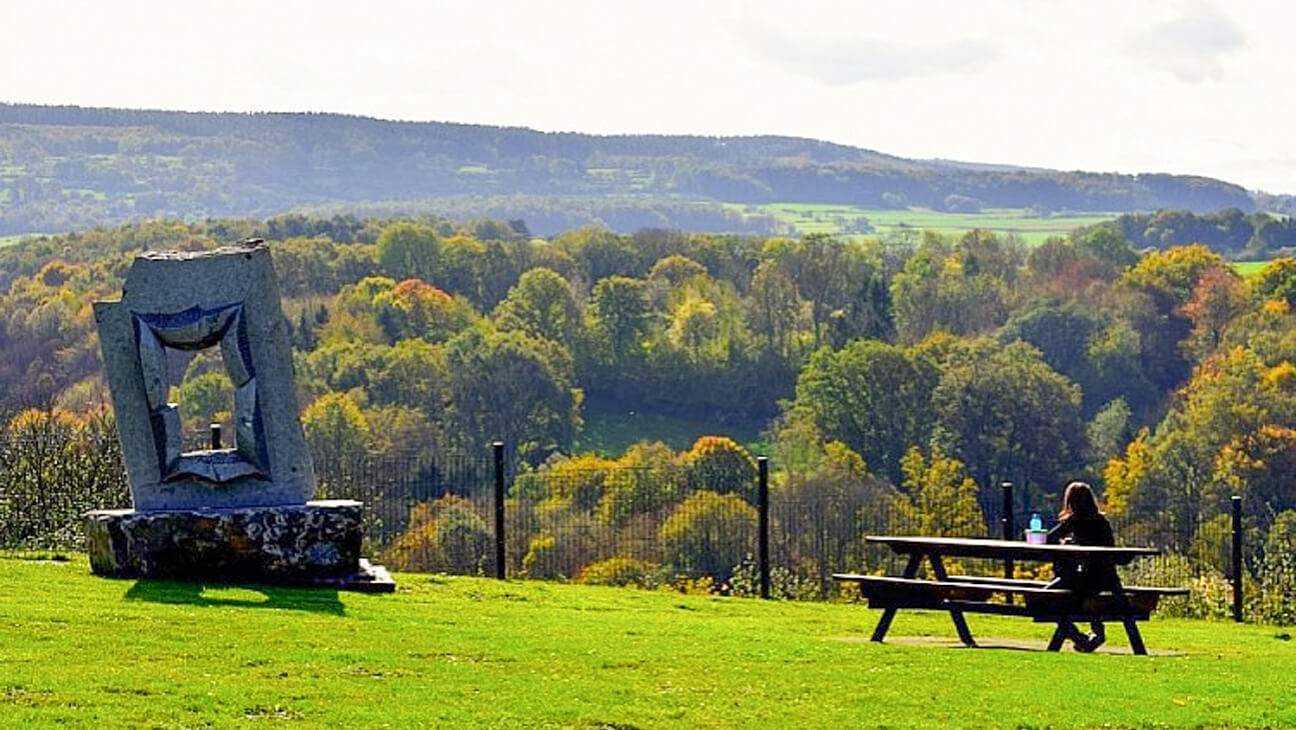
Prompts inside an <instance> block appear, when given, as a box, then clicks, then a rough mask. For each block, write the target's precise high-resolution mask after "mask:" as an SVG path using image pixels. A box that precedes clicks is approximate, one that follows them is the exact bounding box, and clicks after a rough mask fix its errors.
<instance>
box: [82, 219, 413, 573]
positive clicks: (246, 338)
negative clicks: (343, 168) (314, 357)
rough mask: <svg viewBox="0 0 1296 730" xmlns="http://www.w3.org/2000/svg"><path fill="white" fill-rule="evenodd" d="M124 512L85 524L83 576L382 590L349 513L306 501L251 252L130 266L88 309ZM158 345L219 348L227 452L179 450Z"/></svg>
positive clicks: (269, 316)
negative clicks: (229, 438) (117, 291)
mask: <svg viewBox="0 0 1296 730" xmlns="http://www.w3.org/2000/svg"><path fill="white" fill-rule="evenodd" d="M95 321H96V323H97V325H98V328H99V339H100V346H101V348H102V350H103V359H104V369H105V371H106V372H107V376H108V385H109V387H110V388H111V390H112V398H113V409H114V411H115V414H116V419H117V430H118V435H119V437H120V439H121V445H122V453H123V455H124V457H125V460H126V472H127V476H128V477H129V479H130V488H131V497H132V499H133V501H134V509H132V510H100V511H96V512H91V513H89V514H88V515H87V516H86V536H87V543H88V548H89V551H90V564H91V569H92V570H93V571H94V572H95V573H98V574H101V575H110V576H116V577H147V578H170V579H177V580H213V581H224V582H258V581H260V582H272V583H279V584H302V585H332V586H336V587H339V588H349V589H356V590H377V591H384V590H391V589H393V588H394V587H395V586H394V584H393V583H392V582H391V579H390V577H389V576H387V574H386V571H385V570H383V569H382V568H381V567H379V566H370V565H368V564H367V563H366V562H365V561H363V560H361V558H360V542H361V530H360V522H361V516H362V509H363V508H362V505H361V504H360V503H359V502H352V501H339V500H334V501H320V502H312V501H308V500H310V499H311V497H313V496H314V494H315V473H314V469H313V468H312V466H311V459H310V452H309V451H308V450H307V448H306V440H305V437H304V435H303V433H302V427H301V420H300V418H299V414H298V411H297V402H296V397H297V396H296V386H295V384H294V382H293V373H292V352H291V350H290V348H289V345H288V337H287V332H286V330H285V322H284V316H283V312H282V310H281V308H280V305H279V291H278V284H277V282H276V280H275V274H274V267H273V265H272V264H271V261H270V251H269V249H268V248H267V247H266V245H265V244H264V243H260V242H257V243H253V244H248V245H239V246H236V247H228V248H222V249H218V250H216V251H210V252H201V253H175V252H151V253H146V254H143V255H141V256H139V257H138V258H136V259H135V262H134V264H133V265H132V266H131V270H130V273H129V274H128V275H127V277H126V286H125V289H124V290H123V292H122V298H121V300H120V301H116V302H96V303H95ZM168 348H171V349H176V350H188V351H194V350H204V349H207V348H218V349H219V352H220V356H221V360H222V361H223V362H224V367H225V372H226V374H227V375H228V376H229V378H230V380H231V382H232V383H233V386H234V404H233V405H234V408H233V415H234V445H233V447H232V448H228V449H208V450H202V451H191V452H185V451H184V450H183V448H182V438H181V436H182V434H181V420H180V410H179V409H180V408H181V407H182V406H183V404H180V405H177V404H175V403H170V402H168V394H169V393H170V388H171V385H172V383H171V379H170V376H169V374H168V372H167V354H166V351H167V349H168Z"/></svg>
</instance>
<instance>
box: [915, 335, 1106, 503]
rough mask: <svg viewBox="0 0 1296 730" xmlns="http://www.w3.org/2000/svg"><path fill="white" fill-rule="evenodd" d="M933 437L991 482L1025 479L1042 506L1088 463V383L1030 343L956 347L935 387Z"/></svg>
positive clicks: (1030, 496)
mask: <svg viewBox="0 0 1296 730" xmlns="http://www.w3.org/2000/svg"><path fill="white" fill-rule="evenodd" d="M931 399H932V410H933V411H934V412H935V414H936V417H935V420H936V425H935V429H934V435H933V437H932V443H933V444H934V445H936V446H939V447H940V448H941V450H942V451H943V452H944V453H945V454H948V455H949V456H951V457H953V458H956V459H958V460H959V461H961V462H963V463H964V464H966V465H967V468H968V470H969V472H970V473H971V474H972V477H973V479H975V480H976V482H977V483H978V484H981V485H982V487H983V488H988V487H987V485H995V484H998V483H999V482H1002V481H1011V482H1013V483H1014V484H1016V485H1017V486H1018V488H1019V489H1018V491H1017V494H1018V495H1019V499H1020V500H1021V503H1022V504H1023V505H1025V506H1027V507H1029V508H1032V509H1039V508H1040V507H1041V506H1042V505H1044V504H1045V503H1046V500H1048V499H1049V498H1050V497H1051V496H1052V495H1053V494H1054V493H1055V492H1056V490H1057V489H1058V488H1059V487H1060V486H1061V485H1062V484H1065V483H1066V482H1067V481H1069V480H1070V478H1071V477H1072V475H1073V474H1074V473H1075V470H1077V469H1079V468H1082V467H1083V466H1084V456H1085V450H1086V449H1085V430H1084V422H1083V421H1082V420H1081V417H1080V389H1079V388H1077V387H1076V386H1075V385H1074V384H1073V383H1071V382H1070V381H1069V380H1067V379H1066V378H1065V377H1064V376H1062V375H1060V374H1058V373H1057V372H1056V371H1054V370H1053V369H1052V368H1050V367H1049V366H1048V364H1047V363H1045V362H1044V361H1043V359H1042V358H1041V357H1040V353H1039V351H1038V350H1036V349H1035V348H1033V347H1031V346H1030V345H1027V344H1025V343H1023V342H1014V343H1012V344H1010V345H1007V346H1005V347H999V346H998V345H997V344H995V343H994V341H993V340H990V339H988V338H985V339H980V340H976V341H973V342H971V343H969V344H968V345H967V346H966V347H965V348H964V349H962V350H961V351H959V352H956V353H955V354H954V356H953V357H952V359H951V362H950V363H949V364H948V365H947V367H946V368H945V370H944V372H943V373H942V374H941V378H940V383H939V384H938V385H937V386H936V388H935V389H934V390H933V391H932V397H931Z"/></svg>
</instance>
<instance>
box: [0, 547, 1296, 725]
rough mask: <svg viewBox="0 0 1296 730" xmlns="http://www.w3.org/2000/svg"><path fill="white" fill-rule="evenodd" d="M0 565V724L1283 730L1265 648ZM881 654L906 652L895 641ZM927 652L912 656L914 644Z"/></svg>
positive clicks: (813, 606)
mask: <svg viewBox="0 0 1296 730" xmlns="http://www.w3.org/2000/svg"><path fill="white" fill-rule="evenodd" d="M33 557H41V556H31V555H26V556H17V555H8V556H6V557H4V558H2V559H0V725H3V726H5V727H154V728H200V727H201V728H227V727H248V726H252V727H256V726H258V725H259V724H260V723H261V722H272V723H274V724H275V726H280V727H297V728H315V727H456V728H472V727H482V728H485V727H491V728H501V727H504V728H532V727H549V728H621V729H623V730H624V729H628V728H788V727H869V728H905V727H950V728H993V727H1007V728H1017V727H1032V728H1043V727H1050V728H1088V727H1120V728H1126V727H1128V728H1208V727H1230V728H1240V727H1287V726H1291V725H1293V724H1296V708H1294V707H1293V705H1292V703H1291V702H1290V687H1289V681H1288V677H1289V676H1290V675H1291V673H1292V672H1293V671H1296V652H1294V651H1293V649H1292V645H1291V643H1290V641H1289V639H1290V634H1288V633H1286V631H1285V630H1278V629H1275V628H1273V627H1267V626H1256V625H1234V624H1226V623H1209V622H1201V621H1186V620H1168V619H1167V620H1161V619H1154V620H1152V621H1150V622H1148V623H1147V624H1145V630H1144V637H1145V639H1146V640H1147V642H1148V645H1149V647H1151V648H1152V649H1153V651H1154V652H1156V654H1155V655H1154V656H1151V657H1135V656H1132V655H1130V654H1128V653H1127V652H1128V648H1127V647H1126V646H1124V645H1123V643H1122V640H1123V639H1122V637H1121V636H1120V635H1119V634H1120V632H1115V631H1114V632H1112V645H1111V646H1110V648H1104V650H1103V651H1102V652H1101V653H1099V654H1094V655H1082V654H1077V653H1074V652H1070V651H1064V652H1062V653H1058V654H1049V653H1046V652H1044V651H1043V650H1042V649H1043V646H1044V644H1045V642H1046V640H1047V638H1048V633H1049V630H1048V628H1047V627H1042V626H1036V625H1033V624H1030V623H1027V622H1024V621H1022V620H1020V619H1011V618H1001V617H984V616H977V617H974V618H973V621H972V628H973V631H974V632H975V633H976V634H977V635H978V637H980V638H981V640H982V642H983V644H986V645H987V646H990V647H995V646H999V647H1004V648H983V649H972V650H969V649H960V648H952V647H951V645H950V642H951V640H952V638H953V631H952V627H951V626H950V625H949V621H948V618H947V617H945V616H943V615H934V614H928V615H924V614H916V613H909V614H904V613H902V614H901V616H900V617H899V618H898V619H897V620H896V622H895V624H894V627H893V630H892V635H893V636H895V637H897V638H896V640H895V642H894V643H891V642H889V643H887V644H885V645H879V644H873V643H870V642H868V641H866V640H864V639H865V637H866V636H867V635H868V632H869V631H870V630H871V629H872V627H873V624H874V623H875V621H876V618H877V614H876V613H875V612H873V611H870V610H867V609H866V608H864V607H861V606H859V605H852V604H845V603H788V602H762V601H759V600H754V599H738V598H726V597H715V596H696V595H681V594H679V593H675V592H670V591H642V590H634V589H618V588H601V587H588V586H575V585H564V584H558V583H549V582H539V581H528V582H518V581H508V582H497V581H491V580H486V579H479V578H453V577H445V576H433V575H415V574H401V575H398V576H397V580H398V582H399V584H400V589H399V591H398V592H397V593H395V594H393V595H385V596H382V595H380V596H373V595H358V594H338V593H335V592H332V591H320V590H289V589H277V588H257V587H217V586H206V587H204V586H194V585H186V584H176V583H166V582H153V581H138V582H137V581H122V580H107V579H101V578H97V577H93V576H91V575H90V574H89V571H88V569H87V565H86V562H85V560H84V558H83V557H80V556H72V559H71V560H52V561H51V560H37V559H33ZM902 637H919V638H917V639H914V638H909V639H905V638H902ZM922 637H927V638H922Z"/></svg>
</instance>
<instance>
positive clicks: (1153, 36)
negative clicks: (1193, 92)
mask: <svg viewBox="0 0 1296 730" xmlns="http://www.w3.org/2000/svg"><path fill="white" fill-rule="evenodd" d="M1245 45H1246V34H1245V33H1243V31H1242V29H1241V28H1239V27H1238V26H1237V25H1236V24H1234V23H1233V21H1231V20H1230V19H1229V18H1228V17H1226V16H1225V15H1223V14H1222V13H1220V12H1219V11H1218V10H1216V9H1215V8H1213V7H1210V6H1209V5H1205V4H1192V5H1190V6H1187V7H1186V8H1184V10H1183V11H1182V13H1181V14H1180V15H1179V16H1178V17H1176V18H1173V19H1171V20H1167V21H1164V22H1161V23H1157V24H1156V25H1153V26H1151V27H1147V28H1141V29H1139V30H1136V31H1133V32H1131V33H1129V34H1128V35H1127V36H1126V38H1125V41H1124V43H1122V44H1121V50H1122V51H1124V52H1125V53H1126V54H1127V55H1129V56H1131V57H1132V58H1134V59H1136V60H1138V61H1140V62H1142V63H1145V64H1147V65H1149V66H1150V67H1152V68H1155V69H1158V70H1162V71H1168V72H1169V73H1171V74H1172V75H1174V77H1175V78H1177V79H1179V80H1180V81H1183V82H1185V83H1190V84H1197V83H1201V82H1203V81H1205V80H1207V79H1210V80H1214V81H1219V80H1222V79H1223V78H1224V68H1223V65H1222V60H1223V58H1224V57H1226V56H1228V55H1230V54H1232V53H1235V52H1237V51H1239V50H1242V49H1243V48H1244V47H1245Z"/></svg>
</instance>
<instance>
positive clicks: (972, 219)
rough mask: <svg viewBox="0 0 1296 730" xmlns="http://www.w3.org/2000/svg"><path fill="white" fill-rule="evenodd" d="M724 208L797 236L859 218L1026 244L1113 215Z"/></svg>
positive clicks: (884, 229) (821, 206) (839, 229)
mask: <svg viewBox="0 0 1296 730" xmlns="http://www.w3.org/2000/svg"><path fill="white" fill-rule="evenodd" d="M730 207H732V208H735V209H737V210H741V211H743V212H747V213H756V214H763V215H769V216H773V217H775V218H777V219H779V220H780V221H783V222H784V223H787V224H789V225H791V226H792V227H793V228H795V229H796V231H797V232H798V233H801V234H806V233H832V234H841V233H844V232H845V231H844V229H843V224H844V223H847V222H849V221H852V220H854V219H855V218H858V217H860V216H863V217H865V218H867V219H868V220H869V223H870V224H872V225H873V227H874V229H875V230H876V232H877V233H879V234H881V233H888V232H891V231H894V230H897V229H899V228H904V227H907V228H913V229H917V230H932V231H937V232H939V233H942V234H947V235H955V236H957V235H961V234H963V233H965V232H967V231H970V230H972V229H974V228H985V229H989V230H991V231H994V232H996V233H1016V234H1018V235H1020V236H1021V237H1022V239H1023V240H1025V241H1026V243H1028V244H1031V245H1037V244H1040V243H1043V242H1044V241H1045V240H1046V239H1047V238H1048V237H1049V236H1064V235H1066V234H1067V233H1069V232H1070V231H1071V230H1072V229H1073V228H1076V227H1079V226H1088V225H1094V224H1095V223H1101V222H1102V221H1106V220H1111V219H1112V218H1115V217H1116V216H1117V215H1118V214H1117V213H1085V214H1078V215H1065V216H1063V215H1059V216H1055V217H1049V218H1039V217H1031V216H1028V215H1027V214H1026V211H1025V210H1024V209H1021V208H987V209H985V210H983V211H981V212H980V213H975V214H969V213H942V212H940V211H933V210H928V209H926V208H909V209H907V210H893V209H878V208H863V207H859V206H854V205H838V204H830V203H769V204H765V205H738V204H731V205H730Z"/></svg>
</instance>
